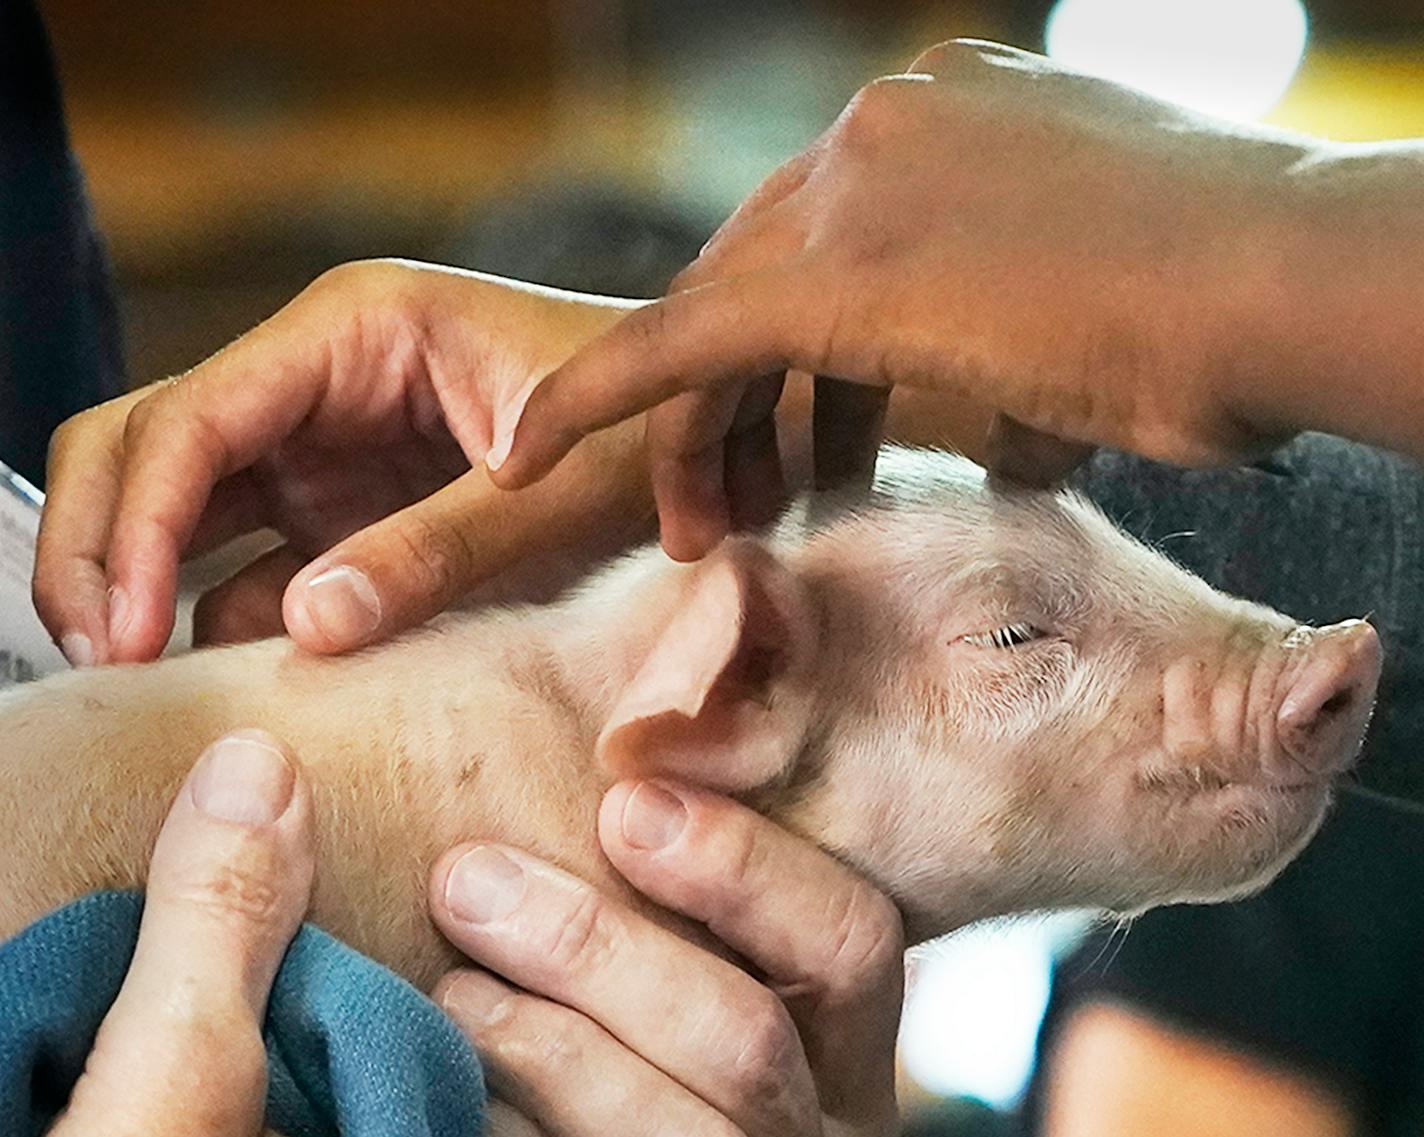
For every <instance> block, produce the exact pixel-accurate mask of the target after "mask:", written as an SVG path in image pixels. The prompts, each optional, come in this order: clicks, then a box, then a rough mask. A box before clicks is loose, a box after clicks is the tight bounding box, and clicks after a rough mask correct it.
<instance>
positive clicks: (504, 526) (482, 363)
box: [34, 261, 651, 664]
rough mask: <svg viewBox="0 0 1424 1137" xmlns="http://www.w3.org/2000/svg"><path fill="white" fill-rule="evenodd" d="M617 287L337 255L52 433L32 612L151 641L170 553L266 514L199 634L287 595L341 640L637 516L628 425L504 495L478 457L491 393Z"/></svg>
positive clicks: (539, 359)
mask: <svg viewBox="0 0 1424 1137" xmlns="http://www.w3.org/2000/svg"><path fill="white" fill-rule="evenodd" d="M630 303H631V302H626V301H609V300H603V299H601V298H600V299H595V298H589V297H577V296H574V295H572V294H568V293H558V292H555V291H553V290H550V289H541V288H537V287H534V286H529V285H522V284H518V283H516V282H512V281H504V280H500V279H498V278H492V277H483V276H479V275H477V274H473V273H465V272H460V271H457V270H453V269H440V268H437V267H435V266H429V265H415V264H410V263H402V262H393V261H373V262H358V263H354V264H349V265H343V266H341V267H340V268H338V269H334V270H332V271H331V272H329V273H327V274H326V275H324V276H323V277H321V278H320V279H319V280H317V281H316V282H315V283H314V284H312V285H311V286H310V287H309V288H308V289H307V290H306V291H305V292H303V293H302V294H301V295H300V296H298V297H297V298H296V299H295V300H293V301H292V302H291V303H290V304H288V305H287V307H285V308H284V309H282V310H281V311H280V312H279V313H277V315H275V316H273V317H272V318H271V319H270V320H267V321H266V322H265V323H263V324H261V325H259V326H258V327H257V328H255V329H254V330H253V331H251V332H249V333H248V334H247V335H245V336H243V337H242V338H241V339H239V340H237V341H236V342H235V343H233V344H232V345H231V346H229V347H228V348H226V349H224V350H223V351H221V352H219V353H218V354H217V355H215V356H213V357H212V358H211V359H209V360H208V361H207V362H205V363H203V364H200V365H199V366H198V367H196V368H194V369H193V370H192V371H191V372H189V373H188V374H187V375H185V376H183V377H182V378H181V379H179V380H177V381H174V382H171V383H162V384H156V385H155V386H153V387H149V388H146V389H144V390H141V391H138V392H135V393H133V394H131V395H128V396H125V397H124V398H121V399H116V400H114V401H113V402H110V403H106V404H104V405H103V406H100V407H97V408H95V409H93V410H92V411H88V412H86V413H84V414H81V415H79V416H77V417H75V418H74V419H71V420H70V421H69V422H68V423H66V424H65V425H64V426H62V427H61V428H60V429H59V431H58V432H56V434H55V437H54V440H53V442H52V444H51V452H50V468H49V473H48V480H49V498H48V502H47V506H46V509H45V512H44V516H43V520H42V523H41V528H40V538H39V549H38V554H37V562H36V570H35V580H34V596H35V604H36V608H37V610H38V611H39V613H40V616H41V618H42V619H43V620H44V622H45V625H46V626H47V627H48V628H49V630H50V632H51V634H52V635H53V636H54V637H55V639H56V640H57V641H58V642H59V643H60V644H61V646H62V647H64V649H65V652H66V654H67V655H68V656H69V658H70V660H71V662H74V663H78V664H84V663H91V662H92V663H103V662H114V661H130V660H144V659H150V658H152V657H153V656H155V655H156V654H157V653H158V652H159V651H160V650H161V649H162V647H163V645H164V644H165V643H166V642H167V639H168V635H169V633H170V631H171V629H172V625H173V613H174V602H175V591H176V581H177V571H178V565H179V562H180V561H181V560H184V559H186V558H188V557H190V556H193V555H196V554H197V553H199V552H201V551H203V550H204V549H207V548H210V547H213V546H215V545H218V544H221V543H224V542H226V541H227V540H229V539H231V538H233V537H235V536H238V535H240V534H243V533H247V532H251V531H253V530H256V529H260V528H265V527H270V528H272V529H275V530H277V532H278V533H279V534H280V535H281V537H282V538H283V539H284V541H285V543H284V544H283V545H281V547H279V548H278V549H276V550H275V551H273V552H271V553H269V554H268V555H266V556H264V557H262V558H261V559H260V560H258V561H256V562H255V563H254V564H252V565H251V566H249V567H247V568H246V569H244V570H243V571H242V572H241V573H239V574H238V575H237V576H236V577H234V578H233V579H232V580H230V581H229V582H227V583H226V584H224V585H222V586H220V587H219V588H218V589H217V590H215V591H214V592H213V593H212V594H210V595H209V596H207V597H205V598H204V600H203V602H201V603H200V605H199V608H198V611H197V614H196V618H195V623H196V624H197V628H196V631H197V632H198V638H200V639H203V638H206V639H209V640H213V639H216V640H233V639H244V638H255V637H256V636H258V635H264V634H265V635H271V634H276V633H278V632H280V631H281V630H282V626H283V617H285V624H286V627H287V629H288V630H289V631H290V632H291V634H292V636H293V638H294V639H296V641H297V642H298V643H299V644H300V645H301V646H302V647H304V648H306V649H308V650H310V651H317V652H331V651H344V650H347V649H349V648H352V647H358V646H361V645H363V644H366V643H370V642H373V641H375V640H379V639H384V638H387V637H389V636H391V635H393V634H395V633H396V632H398V631H401V630H403V629H404V628H407V627H409V626H411V625H413V624H416V623H419V622H420V621H422V620H424V619H426V618H427V617H429V616H431V615H433V614H434V613H436V612H438V611H440V610H441V609H442V608H444V607H446V606H448V605H449V604H450V603H452V602H453V601H454V600H456V599H458V598H459V597H460V596H462V595H463V594H464V593H466V592H468V591H469V590H470V589H471V588H472V587H473V586H474V585H476V584H478V583H479V582H481V581H482V580H484V579H486V578H488V577H491V576H494V575H495V574H496V573H498V572H499V571H501V570H502V569H504V568H505V567H507V566H508V565H510V564H511V563H512V562H514V561H516V560H520V559H522V558H524V557H527V556H530V555H532V554H539V553H544V552H549V551H551V550H554V549H564V548H571V547H573V546H575V545H578V544H579V543H580V542H582V541H584V540H586V539H588V538H589V537H590V535H591V534H596V535H600V536H604V535H606V534H607V533H608V532H609V531H612V530H616V529H618V528H619V527H620V526H621V527H622V528H624V529H627V528H629V527H630V523H633V522H637V523H641V522H642V520H643V519H644V518H650V517H651V510H650V508H648V507H647V506H646V504H645V503H646V500H647V491H646V477H645V475H644V473H643V471H642V464H641V453H640V452H641V442H640V441H632V440H633V439H636V438H637V436H638V429H637V427H636V426H632V425H630V427H629V428H628V429H626V430H625V431H624V432H623V434H622V435H621V436H617V437H610V438H607V439H603V440H601V441H599V442H598V443H596V444H595V445H594V446H592V447H590V448H587V449H586V450H585V451H584V454H583V458H582V459H581V460H580V459H576V460H575V462H574V465H576V466H577V467H578V469H577V470H574V471H571V472H570V475H569V476H568V477H567V479H565V480H563V481H562V482H561V483H560V484H559V485H558V486H555V487H550V489H549V491H548V492H545V493H541V494H537V495H533V496H525V495H521V497H520V498H512V497H510V495H507V494H503V493H499V492H497V491H496V490H495V489H494V488H493V487H492V486H491V485H490V483H489V481H488V479H487V477H486V475H485V472H484V470H483V469H482V468H476V469H474V470H471V468H470V467H471V462H474V463H479V462H480V461H481V459H482V458H483V456H484V453H485V450H486V448H487V447H488V445H489V441H490V435H491V432H492V430H493V428H494V423H495V417H496V415H499V414H508V413H513V411H514V409H515V407H516V406H517V403H518V401H519V400H520V399H521V398H522V397H523V395H524V392H525V390H526V388H527V385H528V384H529V383H530V382H532V381H534V380H535V379H537V378H538V377H539V376H542V375H543V374H544V373H546V372H547V371H548V370H549V369H551V368H552V367H553V366H555V365H556V364H557V363H559V362H560V361H562V360H563V359H564V358H565V357H566V356H567V355H568V354H569V353H570V352H571V351H572V350H573V349H574V347H576V346H578V345H579V344H582V343H583V342H585V341H586V340H588V339H589V338H591V337H592V336H593V335H594V334H595V333H597V332H598V331H601V330H602V329H603V328H605V327H607V326H608V324H610V323H611V322H613V321H615V320H617V319H618V318H619V317H621V316H622V315H623V313H624V312H625V311H626V310H627V308H628V307H629V306H630ZM313 558H316V559H315V560H313ZM284 591H285V600H284V599H283V594H284Z"/></svg>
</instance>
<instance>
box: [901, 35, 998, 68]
mask: <svg viewBox="0 0 1424 1137" xmlns="http://www.w3.org/2000/svg"><path fill="white" fill-rule="evenodd" d="M982 46H983V45H982V44H980V43H977V42H976V41H974V40H970V39H951V40H945V41H944V42H943V43H937V44H935V45H934V46H933V47H931V48H927V49H926V50H924V51H922V52H920V54H919V55H917V56H916V57H915V61H914V62H913V63H911V64H910V67H909V70H911V71H922V72H928V73H929V74H931V75H936V76H945V75H949V74H951V73H953V72H955V71H958V70H962V69H964V68H967V67H973V66H975V65H977V64H979V63H981V62H982V60H983V55H982V51H981V48H982Z"/></svg>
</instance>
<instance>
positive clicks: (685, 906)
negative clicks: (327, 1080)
mask: <svg viewBox="0 0 1424 1137" xmlns="http://www.w3.org/2000/svg"><path fill="white" fill-rule="evenodd" d="M599 836H600V840H601V841H602V844H603V850H604V852H605V853H606V854H607V855H608V857H609V859H610V860H611V861H612V862H613V865H614V867H615V868H617V869H618V871H619V872H621V873H622V874H623V875H624V876H625V877H626V878H627V879H628V881H629V882H630V883H631V884H632V885H633V886H634V887H635V888H637V889H638V890H639V891H641V892H643V893H644V894H646V895H647V896H648V897H649V898H650V899H652V900H653V901H655V902H657V903H658V904H660V905H663V906H665V907H667V908H669V909H672V910H673V911H677V912H681V913H683V914H684V915H686V916H689V917H691V918H692V919H694V920H697V921H699V922H701V923H703V924H705V925H706V926H707V928H708V929H709V930H710V932H711V933H712V935H714V936H715V937H717V938H718V939H719V940H720V941H722V942H723V943H725V944H726V945H727V946H728V947H729V948H731V949H732V950H733V951H735V952H736V953H738V955H740V956H741V957H742V958H743V959H745V960H746V961H747V963H748V964H749V967H750V973H749V971H748V970H743V969H742V968H740V967H737V966H735V965H734V964H732V963H729V962H727V960H726V959H724V958H721V957H719V956H717V955H713V954H712V953H711V952H709V951H706V950H704V949H702V948H699V947H696V946H694V945H693V944H691V943H689V942H687V941H686V940H684V939H682V938H680V937H678V936H676V935H674V934H673V933H672V932H670V931H668V930H666V929H664V928H662V927H659V926H658V925H657V924H655V923H653V922H652V921H651V920H649V919H647V918H646V917H644V916H641V915H638V914H635V913H634V912H633V911H631V910H630V909H628V908H627V907H625V906H624V905H622V904H620V903H618V902H617V901H615V900H612V899H610V898H608V897H606V896H603V895H601V894H600V893H599V892H597V891H595V890H594V889H592V888H590V887H589V886H588V885H586V884H585V883H583V882H582V881H579V880H576V879H574V878H572V877H570V876H569V875H568V874H566V873H564V872H561V871H560V870H558V869H555V868H553V867H552V866H550V865H547V864H545V863H543V862H541V861H539V860H537V859H535V858H534V857H532V856H529V855H528V854H526V853H523V852H520V851H518V850H514V849H509V848H505V847H499V846H493V845H475V846H468V845H467V846H461V847H458V848H456V849H454V850H452V851H451V852H450V853H449V854H447V855H446V856H445V857H444V858H442V859H441V861H440V862H439V863H438V864H437V866H436V868H435V870H434V873H433V875H432V880H431V909H432V912H433V914H434V917H435V921H436V923H437V924H438V925H439V927H440V929H441V930H442V931H443V932H444V933H445V935H446V936H447V937H449V939H450V940H451V942H452V943H454V944H455V946H456V947H458V948H460V949H461V950H462V951H464V952H465V953H466V954H467V955H469V956H470V957H471V959H473V960H474V961H475V962H476V963H478V964H481V965H482V966H483V967H485V968H488V969H489V970H488V971H485V970H477V969H473V968H471V969H463V970H458V971H454V972H452V973H451V974H449V975H448V976H446V977H445V978H444V979H443V980H442V981H441V982H440V984H439V985H438V987H437V989H436V994H435V997H436V1000H437V1001H438V1002H440V1004H441V1005H442V1006H443V1007H444V1008H445V1010H446V1012H447V1013H448V1014H450V1016H451V1017H452V1018H453V1019H454V1020H455V1021H456V1023H458V1024H459V1025H460V1026H461V1028H462V1029H463V1030H464V1031H465V1033H466V1034H467V1035H468V1036H469V1037H470V1039H471V1041H472V1042H473V1043H474V1044H475V1046H476V1048H477V1049H478V1050H479V1052H480V1055H481V1057H482V1058H483V1060H484V1062H485V1065H486V1072H487V1074H488V1077H489V1081H490V1087H491V1093H492V1094H493V1096H494V1098H495V1099H497V1100H496V1102H495V1104H494V1105H493V1107H492V1109H491V1123H492V1128H491V1132H492V1134H494V1135H495V1137H516V1135H527V1134H531V1133H547V1134H559V1135H561V1137H579V1135H581V1134H588V1135H590V1137H592V1135H594V1134H600V1133H610V1132H618V1133H624V1134H628V1135H629V1137H640V1135H644V1134H648V1135H651V1134H655V1133H679V1134H719V1135H723V1134H725V1135H727V1137H731V1135H733V1134H740V1135H745V1137H755V1135H761V1134H765V1135H767V1137H772V1135H774V1137H795V1135H803V1134H806V1135H809V1134H817V1135H831V1134H835V1135H839V1137H882V1135H888V1134H891V1133H894V1132H896V1131H897V1129H898V1123H897V1113H896V1105H895V1089H894V1047H895V1035H896V1029H897V1024H898V1022H899V1015H900V1004H901V998H902V988H903V981H904V963H903V955H904V946H903V935H902V931H901V925H900V918H899V914H898V912H897V911H896V910H895V908H894V906H893V905H892V904H891V903H890V901H889V900H887V899H886V898H885V897H884V896H883V895H882V894H881V893H879V892H877V891H875V890H874V889H873V888H872V887H871V886H870V885H869V884H867V883H866V882H865V881H863V880H861V879H860V878H859V877H857V876H855V875H854V874H853V873H851V872H850V870H848V869H847V868H845V867H844V866H843V865H841V864H840V863H839V862H837V861H835V860H834V859H832V858H831V857H830V856H828V855H826V854H825V853H823V852H822V851H821V850H819V849H817V848H815V847H814V846H812V845H811V844H809V843H807V842H805V841H802V840H800V839H799V838H796V837H793V836H792V835H791V834H789V833H787V832H785V831H784V830H782V829H780V828H778V827H777V826H775V825H773V824H772V823H771V822H769V821H767V820H766V819H765V818H762V817H760V816H758V815H757V814H755V813H753V812H751V811H750V810H748V809H745V808H744V807H742V806H740V805H738V804H736V803H735V802H732V801H730V800H728V799H726V798H723V797H719V796H717V795H714V794H711V793H708V792H705V791H700V790H695V789H691V788H688V787H685V786H680V785H679V786H673V785H668V784H665V783H661V782H659V783H652V782H641V783H639V782H624V783H620V784H619V785H617V786H615V787H613V789H611V790H610V791H609V792H608V794H607V795H606V796H605V798H604V801H603V806H602V809H601V812H600V814H599ZM490 972H497V973H499V975H501V976H503V977H504V978H502V979H497V978H495V977H494V975H492V974H490ZM754 975H755V976H759V978H754Z"/></svg>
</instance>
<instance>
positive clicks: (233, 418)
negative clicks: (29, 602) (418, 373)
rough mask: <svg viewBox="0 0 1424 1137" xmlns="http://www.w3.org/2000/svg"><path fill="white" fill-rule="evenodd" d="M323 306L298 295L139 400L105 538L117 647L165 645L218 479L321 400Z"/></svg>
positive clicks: (126, 650)
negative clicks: (183, 569)
mask: <svg viewBox="0 0 1424 1137" xmlns="http://www.w3.org/2000/svg"><path fill="white" fill-rule="evenodd" d="M323 311H324V310H323V309H321V308H319V307H316V308H314V307H313V306H312V305H311V303H310V302H309V301H308V302H305V303H303V302H298V301H294V302H293V303H292V304H290V305H288V307H287V308H284V309H283V310H282V311H281V312H279V313H278V314H277V315H275V316H273V317H272V318H271V319H270V320H268V321H267V322H266V323H264V324H261V325H259V326H258V327H257V328H255V329H253V331H251V332H249V333H248V334H247V335H245V336H243V337H242V338H241V339H240V340H238V341H237V342H235V343H233V344H231V345H230V346H229V347H227V348H225V349H224V350H223V351H221V352H219V353H218V354H217V355H215V356H214V357H213V358H211V359H210V360H208V361H207V362H205V363H202V364H200V365H199V366H198V367H196V368H195V369H194V370H193V371H191V372H190V373H189V374H188V375H186V376H184V377H183V378H182V379H181V380H179V381H178V382H175V383H173V384H170V385H168V386H167V387H165V388H163V389H162V390H159V391H158V392H156V393H155V394H152V395H150V397H149V398H147V399H145V400H144V401H143V402H141V403H139V404H138V405H136V406H135V407H134V408H133V410H132V411H131V412H130V415H129V421H128V426H127V429H126V436H125V443H124V464H123V478H122V486H121V490H120V496H119V502H118V506H117V509H116V510H115V513H114V521H113V529H112V531H111V533H110V534H109V538H108V548H107V566H108V580H109V584H110V585H111V587H112V590H113V591H112V593H111V597H112V599H111V603H110V626H109V643H110V650H111V658H113V659H115V660H135V659H147V658H151V657H152V656H154V655H156V654H157V653H158V652H159V651H160V650H161V649H162V647H163V644H164V643H165V642H166V641H167V638H168V633H169V631H171V629H172V624H173V609H174V603H175V595H176V588H177V579H178V565H179V562H180V561H181V559H182V556H183V552H184V550H185V549H186V548H187V546H188V544H189V542H190V540H191V539H192V537H193V534H194V532H195V531H196V529H197V527H198V523H199V520H200V519H201V518H202V516H203V511H204V509H205V508H206V506H207V504H208V502H209V500H210V498H211V496H212V493H213V489H214V487H215V486H216V485H217V484H218V482H219V481H220V480H221V479H223V478H224V477H226V476H228V475H230V474H233V473H236V472H237V471H239V470H242V469H245V468H246V467H248V466H250V465H251V464H252V463H253V462H255V461H256V460H257V459H258V458H259V457H261V456H262V455H263V454H264V453H266V452H267V451H269V450H270V449H271V448H272V446H273V444H274V443H276V442H279V441H281V440H282V439H284V438H286V437H287V436H288V435H290V434H291V433H292V432H293V431H294V430H296V429H297V427H298V426H299V425H300V424H301V423H302V421H303V420H304V419H306V418H307V416H308V415H309V414H311V412H312V411H313V410H314V409H315V408H316V407H317V406H318V405H319V403H320V402H321V399H322V397H323V394H324V392H325V391H326V388H327V383H328V379H329V377H330V366H331V359H330V334H331V329H330V327H329V326H328V324H327V323H326V321H325V319H324V317H323V314H322V313H323Z"/></svg>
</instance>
